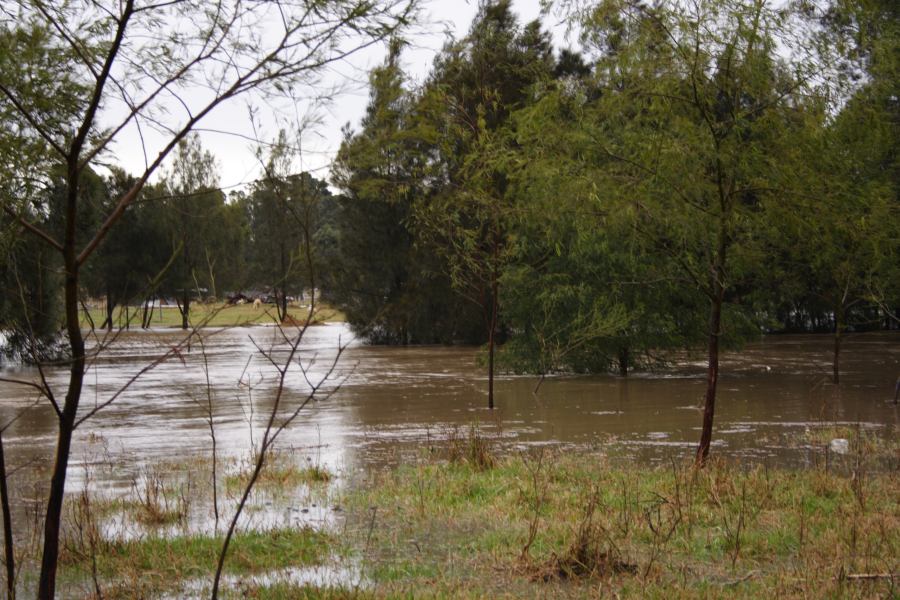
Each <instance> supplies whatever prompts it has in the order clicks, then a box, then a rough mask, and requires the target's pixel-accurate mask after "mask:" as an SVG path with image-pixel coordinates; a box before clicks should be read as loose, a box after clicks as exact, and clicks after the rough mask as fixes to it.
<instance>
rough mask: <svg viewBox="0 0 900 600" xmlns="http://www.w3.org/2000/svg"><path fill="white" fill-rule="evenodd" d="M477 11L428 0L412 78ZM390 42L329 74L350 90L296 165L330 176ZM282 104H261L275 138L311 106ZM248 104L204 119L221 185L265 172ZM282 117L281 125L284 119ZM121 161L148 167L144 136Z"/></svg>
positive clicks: (522, 10)
mask: <svg viewBox="0 0 900 600" xmlns="http://www.w3.org/2000/svg"><path fill="white" fill-rule="evenodd" d="M513 7H514V10H515V12H516V13H517V14H518V15H519V19H520V22H521V23H526V22H528V21H531V20H533V19H535V18H537V17H538V16H539V15H540V6H539V0H513ZM476 11H477V0H469V1H466V0H427V2H426V4H425V6H424V12H423V14H424V15H425V17H426V18H425V25H424V26H422V27H421V28H420V29H421V31H422V32H421V33H419V34H416V35H415V36H413V37H412V38H410V40H409V41H410V47H408V48H407V49H406V50H405V51H404V54H403V67H404V70H405V71H406V72H407V74H408V76H409V77H410V79H412V80H413V81H422V80H423V79H424V78H425V77H426V75H427V74H428V72H429V70H430V68H431V64H432V61H433V59H434V56H435V54H436V53H437V52H438V51H439V50H440V48H441V47H442V46H443V44H444V42H445V40H446V32H450V33H452V34H453V35H454V36H455V37H456V38H460V37H463V36H464V35H465V34H466V32H467V31H468V29H469V26H470V25H471V23H472V18H473V17H474V16H475V13H476ZM546 27H547V28H548V29H551V30H552V31H553V33H554V40H555V45H557V46H558V45H560V44H561V43H562V41H563V39H562V38H563V28H562V27H561V26H558V25H557V26H555V27H554V23H552V17H549V18H548V19H547V20H546ZM384 54H385V53H384V48H383V47H377V48H371V49H368V50H366V51H364V52H360V53H358V54H356V55H354V56H353V58H352V60H351V61H350V62H349V63H346V64H341V65H337V66H336V67H335V68H334V69H332V71H331V72H330V73H329V75H328V77H329V79H330V81H331V82H332V83H333V84H337V83H339V82H340V83H343V84H344V85H345V88H346V89H345V90H344V91H343V92H342V93H341V94H340V95H338V96H337V97H336V98H335V100H334V101H332V102H331V103H330V104H329V105H328V106H327V107H324V108H320V109H319V110H317V111H316V114H317V115H318V116H319V119H320V121H321V122H320V123H319V124H317V125H315V126H314V127H310V128H309V129H308V130H307V131H306V132H305V133H304V135H303V141H302V159H301V161H299V163H298V164H297V165H296V166H295V168H296V170H298V171H299V170H307V171H311V172H313V173H314V174H315V176H317V177H319V178H324V179H327V178H328V175H329V173H328V171H329V165H330V162H331V160H332V158H333V156H334V153H335V152H336V151H337V149H338V147H339V146H340V142H341V127H342V126H343V125H344V124H346V123H348V122H349V123H350V124H351V126H353V127H356V126H357V125H358V124H359V121H360V119H361V117H362V116H363V114H364V112H365V107H366V103H367V101H368V82H367V76H368V72H369V71H370V70H371V69H372V68H374V67H376V66H378V65H379V64H381V63H382V62H383V60H384ZM292 108H293V107H288V106H282V107H280V108H279V109H277V110H274V111H273V110H261V111H260V112H259V113H258V114H259V117H258V120H259V121H260V122H261V126H262V130H261V131H260V134H261V136H260V137H262V138H264V139H270V140H271V139H273V138H274V137H275V135H276V134H277V131H278V129H279V127H280V126H284V124H287V125H288V126H291V127H290V128H291V129H296V125H295V124H296V123H297V122H298V121H299V120H300V119H302V118H303V117H304V116H305V115H306V113H307V112H308V111H307V110H306V109H305V107H302V106H301V107H299V108H298V109H297V110H291V109H292ZM248 115H249V112H248V108H247V105H246V104H245V103H243V102H240V101H238V102H233V103H231V104H229V105H225V106H222V107H220V108H219V109H218V110H217V111H216V112H214V113H213V114H212V115H210V116H209V117H207V118H206V119H204V120H203V121H202V122H201V123H200V126H199V129H200V135H201V141H202V143H203V146H204V147H205V148H206V149H208V150H210V151H211V152H213V154H214V155H215V156H216V159H217V162H218V167H219V173H220V181H219V184H220V186H221V187H222V188H223V189H225V190H226V191H229V190H231V189H239V188H241V187H243V186H245V185H246V184H248V183H250V182H252V181H253V180H255V179H257V178H258V177H259V172H260V169H259V162H258V160H257V159H256V157H255V155H254V147H255V144H254V143H253V142H251V141H250V140H249V139H248V138H253V137H254V131H253V128H252V127H251V125H250V119H249V116H248ZM279 121H280V122H281V125H280V124H279ZM113 152H114V154H115V159H114V160H115V162H117V163H119V164H121V165H122V166H123V167H125V169H126V170H128V171H130V172H133V173H136V172H139V171H141V170H143V164H144V157H143V153H142V152H141V147H140V143H139V140H138V138H137V136H136V134H135V136H134V138H133V139H132V138H130V137H128V136H126V137H125V138H124V139H121V141H120V142H119V143H118V145H117V146H116V147H115V148H114V149H113Z"/></svg>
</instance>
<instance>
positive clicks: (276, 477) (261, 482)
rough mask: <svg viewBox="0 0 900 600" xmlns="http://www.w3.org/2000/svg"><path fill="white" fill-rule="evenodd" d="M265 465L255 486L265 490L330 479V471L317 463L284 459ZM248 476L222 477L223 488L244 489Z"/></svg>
mask: <svg viewBox="0 0 900 600" xmlns="http://www.w3.org/2000/svg"><path fill="white" fill-rule="evenodd" d="M273 462H274V463H275V464H270V465H267V466H266V467H265V468H264V469H263V471H262V472H261V473H260V475H259V478H258V479H257V480H256V486H257V487H258V488H259V489H265V490H269V491H271V490H273V489H276V490H283V491H290V490H293V489H294V488H296V487H297V486H300V485H303V484H306V485H313V484H321V483H328V482H329V481H331V479H332V474H331V472H330V471H329V470H328V469H326V468H325V467H322V466H319V465H307V466H303V467H301V466H297V465H295V464H292V463H288V462H284V461H274V460H273ZM249 478H250V473H249V472H241V473H234V474H231V475H227V476H225V478H224V485H225V489H226V491H228V492H231V493H235V492H238V491H241V490H243V489H244V487H245V486H246V485H247V481H248V480H249Z"/></svg>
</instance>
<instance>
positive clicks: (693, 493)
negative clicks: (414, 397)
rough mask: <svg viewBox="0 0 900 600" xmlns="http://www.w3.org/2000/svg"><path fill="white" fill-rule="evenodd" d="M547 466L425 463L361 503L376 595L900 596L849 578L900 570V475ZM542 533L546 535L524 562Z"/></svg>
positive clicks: (570, 461) (596, 462)
mask: <svg viewBox="0 0 900 600" xmlns="http://www.w3.org/2000/svg"><path fill="white" fill-rule="evenodd" d="M536 465H537V461H536V459H533V458H532V459H527V458H525V457H521V456H520V457H510V458H506V459H500V460H498V463H497V466H496V467H495V468H493V469H483V468H479V467H477V466H473V465H472V464H469V463H465V462H463V463H433V462H423V463H422V464H419V465H415V466H404V467H400V468H399V469H396V470H392V471H390V472H387V473H383V474H381V475H379V476H378V477H377V478H376V479H375V480H374V481H372V482H370V483H369V485H367V486H365V487H364V488H363V489H362V490H360V491H357V492H354V493H352V494H351V495H350V497H349V498H348V499H347V502H348V506H349V510H350V511H351V514H352V515H356V519H357V520H356V523H355V525H356V531H357V535H358V536H359V537H360V539H362V538H365V539H367V540H369V545H370V552H369V559H370V575H371V576H372V578H373V579H374V580H375V582H376V586H375V588H374V589H375V592H377V593H376V595H377V596H379V597H394V596H395V595H399V596H405V595H407V594H410V595H412V596H416V597H418V596H428V597H430V594H431V593H432V592H434V593H435V594H436V595H437V596H442V595H444V596H447V597H472V598H479V597H507V598H513V597H542V596H546V597H550V596H554V597H556V596H558V597H566V596H574V597H578V596H582V595H584V594H587V593H588V592H589V591H590V590H593V591H592V592H591V593H596V590H597V589H605V590H607V591H608V593H609V594H610V595H611V594H612V592H614V593H615V594H618V595H619V596H620V597H632V598H643V597H649V598H666V599H667V600H670V599H672V598H706V597H734V598H756V597H761V596H768V597H778V598H782V597H785V598H791V597H817V598H819V597H823V598H828V597H834V598H838V597H840V598H843V597H873V596H876V597H882V595H884V594H887V595H888V596H889V595H890V594H891V593H896V592H895V591H891V590H892V589H893V588H891V587H890V581H889V580H886V579H878V580H874V581H863V580H854V579H847V578H846V577H845V576H846V575H848V574H871V573H890V572H896V571H897V570H898V566H900V558H898V557H900V505H898V502H897V498H898V497H900V483H898V478H897V474H896V472H888V473H884V472H882V473H863V472H860V473H858V474H857V475H856V476H855V478H854V475H852V474H844V475H840V474H836V473H834V472H831V473H826V472H824V471H822V470H813V471H790V470H766V469H764V468H762V467H754V468H750V469H744V468H741V467H740V466H739V465H736V464H730V463H724V462H714V463H712V464H711V465H709V466H708V467H707V468H706V469H704V470H701V471H695V470H694V469H693V468H692V467H691V466H690V465H675V466H672V465H669V466H667V467H660V468H652V467H641V466H633V465H632V466H624V467H623V466H618V467H617V466H612V465H609V464H607V463H606V462H605V461H604V460H603V459H602V458H599V457H593V456H589V455H579V454H574V455H573V454H552V455H546V456H545V457H544V458H543V462H542V463H541V467H540V468H538V467H537V466H536ZM859 481H862V483H861V484H859V483H858V482H859ZM591 507H593V511H592V510H591ZM373 512H374V514H375V522H376V527H375V528H374V529H372V530H371V538H370V532H369V529H368V528H369V527H370V526H371V515H372V514H373ZM535 515H537V517H536V521H535V520H534V519H535ZM532 522H534V523H536V527H535V537H534V540H533V541H532V544H531V546H530V548H529V549H528V551H527V552H523V547H524V546H525V543H526V540H527V539H528V537H529V528H530V525H531V523H532ZM360 543H361V542H357V544H360ZM426 590H427V592H426Z"/></svg>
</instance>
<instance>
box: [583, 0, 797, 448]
mask: <svg viewBox="0 0 900 600" xmlns="http://www.w3.org/2000/svg"><path fill="white" fill-rule="evenodd" d="M789 17H790V13H789V11H775V10H771V9H769V8H768V7H766V6H765V4H764V3H762V2H736V3H728V4H724V3H720V2H713V1H709V2H697V3H691V4H687V3H685V4H680V3H679V4H677V5H674V6H670V7H669V6H652V7H651V6H645V5H643V4H637V3H630V2H619V1H612V2H602V3H600V4H598V5H595V6H594V8H593V9H592V10H591V11H589V12H588V13H587V16H586V18H585V22H584V25H585V30H586V36H587V39H588V40H590V41H591V42H592V43H593V44H595V45H597V46H599V47H601V50H602V51H603V52H602V54H601V57H600V60H599V62H598V67H597V71H598V75H597V76H598V79H599V83H600V84H601V87H600V89H599V91H598V94H597V95H598V97H599V99H598V101H597V102H596V103H595V104H594V106H588V107H586V108H585V109H584V112H585V117H584V120H583V122H584V123H585V124H586V125H587V127H588V129H587V131H588V132H589V135H591V136H592V137H593V143H594V146H595V148H596V149H595V153H596V155H597V156H598V157H600V159H601V160H603V162H605V163H606V164H607V166H606V172H607V174H608V177H609V178H611V179H614V180H617V181H618V182H619V185H624V186H627V187H625V190H626V192H625V193H623V194H620V197H621V198H622V203H621V208H620V209H619V210H622V211H627V214H630V215H632V218H633V227H634V228H635V230H636V231H638V232H639V233H640V234H641V235H642V236H644V237H645V239H646V241H647V243H648V244H649V245H650V246H651V247H653V248H654V249H655V252H656V253H658V254H659V255H660V256H662V257H665V259H666V260H667V261H668V262H669V264H670V265H672V267H673V268H676V269H677V270H678V272H680V273H681V274H682V276H683V277H685V278H687V279H688V280H689V281H690V284H692V287H693V288H694V289H695V290H696V291H697V292H698V293H700V294H702V295H703V296H704V297H705V300H706V303H707V306H708V309H707V316H706V320H707V325H706V335H707V344H706V347H707V358H708V368H707V376H706V383H707V389H706V397H705V405H704V416H703V426H702V431H701V438H700V443H699V445H698V449H697V462H698V463H700V464H702V463H703V462H705V460H706V458H707V457H708V455H709V448H710V443H711V441H712V430H713V420H714V415H715V404H716V390H717V383H718V377H719V351H720V347H721V341H722V338H723V336H724V335H725V333H726V332H727V331H729V330H734V329H735V328H736V326H737V325H738V324H739V323H740V320H735V317H737V316H739V314H740V313H739V312H738V311H736V310H735V308H737V307H739V306H740V301H741V299H742V297H743V296H744V295H745V294H746V290H747V287H746V286H747V285H748V284H749V283H750V282H751V281H752V277H753V275H754V271H756V270H758V269H760V268H762V267H763V264H764V261H763V260H762V255H761V254H760V252H761V248H760V244H759V243H758V238H759V232H760V231H761V230H762V228H764V223H765V211H764V207H765V205H766V204H767V203H769V202H791V199H792V195H791V188H790V187H789V186H786V185H785V182H786V181H787V180H788V179H789V178H788V177H786V175H785V173H783V172H782V170H781V167H782V164H781V163H782V161H783V160H784V158H785V156H787V155H789V153H790V152H791V135H792V131H794V130H796V129H797V128H798V127H799V122H800V121H801V120H802V119H801V118H800V117H799V115H801V113H802V111H803V105H804V98H805V96H806V95H807V94H809V93H810V92H811V73H812V70H811V68H810V65H807V64H804V63H802V62H801V61H799V60H798V61H795V62H793V63H788V62H786V60H785V59H782V58H781V57H780V56H779V54H778V51H777V48H778V45H779V44H780V43H782V44H786V43H787V42H789V41H790V38H789V35H788V28H789V26H790V22H789ZM729 307H731V308H729ZM726 316H728V317H729V318H727V319H726Z"/></svg>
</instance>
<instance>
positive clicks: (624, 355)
mask: <svg viewBox="0 0 900 600" xmlns="http://www.w3.org/2000/svg"><path fill="white" fill-rule="evenodd" d="M619 375H621V376H622V377H628V346H622V347H621V348H619Z"/></svg>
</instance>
